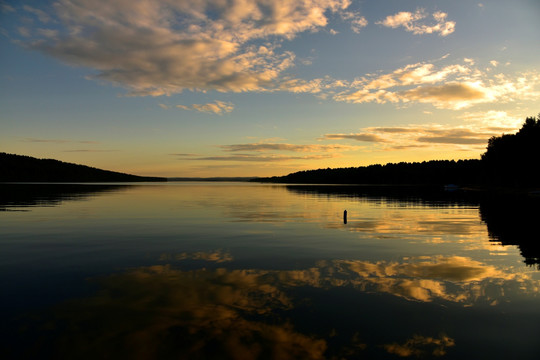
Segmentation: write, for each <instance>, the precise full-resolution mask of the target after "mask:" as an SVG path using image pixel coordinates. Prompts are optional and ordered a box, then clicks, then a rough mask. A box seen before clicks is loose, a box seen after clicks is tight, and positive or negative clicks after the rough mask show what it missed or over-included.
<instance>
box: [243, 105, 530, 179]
mask: <svg viewBox="0 0 540 360" xmlns="http://www.w3.org/2000/svg"><path fill="white" fill-rule="evenodd" d="M539 159H540V114H539V115H538V116H537V117H536V118H535V117H527V118H526V120H525V122H524V123H523V126H522V127H521V129H520V130H519V131H518V132H517V133H516V134H503V135H501V136H494V137H492V138H491V139H489V141H488V144H487V149H486V152H485V153H483V154H482V156H481V158H480V159H470V160H457V161H456V160H431V161H423V162H412V163H410V162H400V163H388V164H385V165H380V164H376V165H369V166H360V167H349V168H335V169H331V168H327V169H317V170H306V171H298V172H295V173H291V174H288V175H285V176H274V177H268V178H257V179H254V180H252V181H257V182H274V183H293V184H294V183H296V184H298V183H304V184H388V185H405V184H409V185H445V184H456V185H461V186H464V185H487V186H504V187H537V186H540V177H539Z"/></svg>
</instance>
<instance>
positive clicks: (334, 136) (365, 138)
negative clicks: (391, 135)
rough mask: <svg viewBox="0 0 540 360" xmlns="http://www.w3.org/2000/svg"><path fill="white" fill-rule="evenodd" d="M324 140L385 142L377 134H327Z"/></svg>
mask: <svg viewBox="0 0 540 360" xmlns="http://www.w3.org/2000/svg"><path fill="white" fill-rule="evenodd" d="M323 139H328V140H338V139H352V140H356V141H366V142H385V140H384V139H383V138H381V137H379V136H377V135H375V134H362V133H360V134H325V135H324V136H323Z"/></svg>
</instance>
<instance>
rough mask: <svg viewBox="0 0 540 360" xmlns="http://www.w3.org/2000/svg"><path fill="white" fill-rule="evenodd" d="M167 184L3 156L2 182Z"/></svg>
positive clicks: (41, 160)
mask: <svg viewBox="0 0 540 360" xmlns="http://www.w3.org/2000/svg"><path fill="white" fill-rule="evenodd" d="M120 181H129V182H131V181H166V179H165V178H158V177H145V176H136V175H129V174H123V173H119V172H114V171H108V170H101V169H96V168H93V167H89V166H85V165H77V164H72V163H66V162H63V161H58V160H52V159H36V158H33V157H30V156H22V155H14V154H6V153H0V182H120Z"/></svg>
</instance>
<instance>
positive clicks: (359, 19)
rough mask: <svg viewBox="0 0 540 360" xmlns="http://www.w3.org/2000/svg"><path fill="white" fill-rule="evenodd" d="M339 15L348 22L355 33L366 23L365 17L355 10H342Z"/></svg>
mask: <svg viewBox="0 0 540 360" xmlns="http://www.w3.org/2000/svg"><path fill="white" fill-rule="evenodd" d="M341 17H342V19H344V20H348V21H349V22H350V24H351V30H352V31H353V32H355V33H357V34H359V33H360V31H361V30H362V28H365V27H366V26H367V25H368V21H367V20H366V18H365V17H364V16H362V15H361V14H359V13H357V12H353V11H344V12H342V13H341Z"/></svg>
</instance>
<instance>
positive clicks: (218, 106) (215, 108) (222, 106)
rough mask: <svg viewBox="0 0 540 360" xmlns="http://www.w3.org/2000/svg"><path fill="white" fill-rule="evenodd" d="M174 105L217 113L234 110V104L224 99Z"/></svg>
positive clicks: (180, 107)
mask: <svg viewBox="0 0 540 360" xmlns="http://www.w3.org/2000/svg"><path fill="white" fill-rule="evenodd" d="M160 106H161V105H160ZM165 106H166V105H165ZM176 107H177V108H178V109H182V110H195V111H199V112H205V113H213V114H219V115H221V114H223V113H229V112H231V111H233V110H234V104H233V103H230V102H225V101H215V102H213V103H208V104H193V105H191V106H186V105H176Z"/></svg>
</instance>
